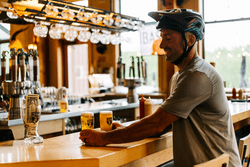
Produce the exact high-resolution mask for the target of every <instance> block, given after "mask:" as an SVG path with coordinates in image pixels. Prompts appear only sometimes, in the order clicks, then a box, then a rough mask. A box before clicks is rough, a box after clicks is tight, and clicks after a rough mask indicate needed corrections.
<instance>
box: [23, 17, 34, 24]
mask: <svg viewBox="0 0 250 167" xmlns="http://www.w3.org/2000/svg"><path fill="white" fill-rule="evenodd" d="M23 20H24V21H26V22H28V23H34V22H35V20H33V19H29V18H26V17H24V18H23Z"/></svg>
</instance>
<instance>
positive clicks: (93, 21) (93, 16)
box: [90, 11, 102, 24]
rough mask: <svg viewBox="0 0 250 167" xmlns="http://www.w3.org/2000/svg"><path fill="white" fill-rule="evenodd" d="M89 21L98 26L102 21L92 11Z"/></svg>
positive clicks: (96, 13)
mask: <svg viewBox="0 0 250 167" xmlns="http://www.w3.org/2000/svg"><path fill="white" fill-rule="evenodd" d="M90 20H91V21H92V23H94V24H98V23H100V22H101V21H102V17H101V16H100V15H98V12H96V11H94V12H93V13H92V16H91V18H90Z"/></svg>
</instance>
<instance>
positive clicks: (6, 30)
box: [0, 23, 10, 74]
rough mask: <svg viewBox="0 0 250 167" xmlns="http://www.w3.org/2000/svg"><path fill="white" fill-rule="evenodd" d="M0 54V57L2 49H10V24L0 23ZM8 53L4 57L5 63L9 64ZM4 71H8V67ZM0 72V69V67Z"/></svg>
mask: <svg viewBox="0 0 250 167" xmlns="http://www.w3.org/2000/svg"><path fill="white" fill-rule="evenodd" d="M0 34H1V35H0V55H1V58H2V52H3V51H10V49H9V40H10V24H6V23H0ZM9 58H10V56H9V54H7V57H6V64H9ZM6 73H7V74H8V73H9V68H6ZM0 74H1V69H0Z"/></svg>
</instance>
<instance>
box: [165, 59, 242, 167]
mask: <svg viewBox="0 0 250 167" xmlns="http://www.w3.org/2000/svg"><path fill="white" fill-rule="evenodd" d="M170 94H171V95H170V96H169V98H168V99H167V100H166V101H164V103H163V104H162V105H161V108H162V109H163V110H165V111H166V112H169V113H171V114H173V115H176V116H178V117H180V119H178V120H177V121H176V122H174V123H173V149H174V166H175V167H192V166H193V165H195V164H199V163H202V162H205V161H208V160H211V159H213V158H215V157H218V156H219V155H221V154H223V153H228V154H229V155H230V160H229V161H230V163H229V167H240V166H241V163H240V158H239V153H238V147H237V144H236V139H235V133H234V128H233V123H232V119H231V114H230V111H229V107H228V102H227V99H226V96H225V92H224V88H223V82H222V79H221V77H220V76H219V74H218V73H217V71H216V70H215V68H214V67H213V66H211V65H210V64H209V63H207V62H206V61H205V60H203V59H201V58H200V57H199V56H196V57H195V58H193V59H192V61H191V62H190V64H189V65H188V66H187V67H186V68H185V69H184V70H183V71H182V72H176V73H175V74H174V76H173V77H172V79H171V87H170Z"/></svg>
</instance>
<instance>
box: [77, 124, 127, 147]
mask: <svg viewBox="0 0 250 167" xmlns="http://www.w3.org/2000/svg"><path fill="white" fill-rule="evenodd" d="M123 127H125V126H123V125H121V124H119V123H118V122H114V123H113V125H112V129H120V128H123ZM79 139H80V140H82V142H83V143H85V145H86V146H100V147H101V146H106V145H107V144H108V142H107V136H106V132H105V131H100V130H95V129H86V130H82V131H81V132H80V137H79Z"/></svg>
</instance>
